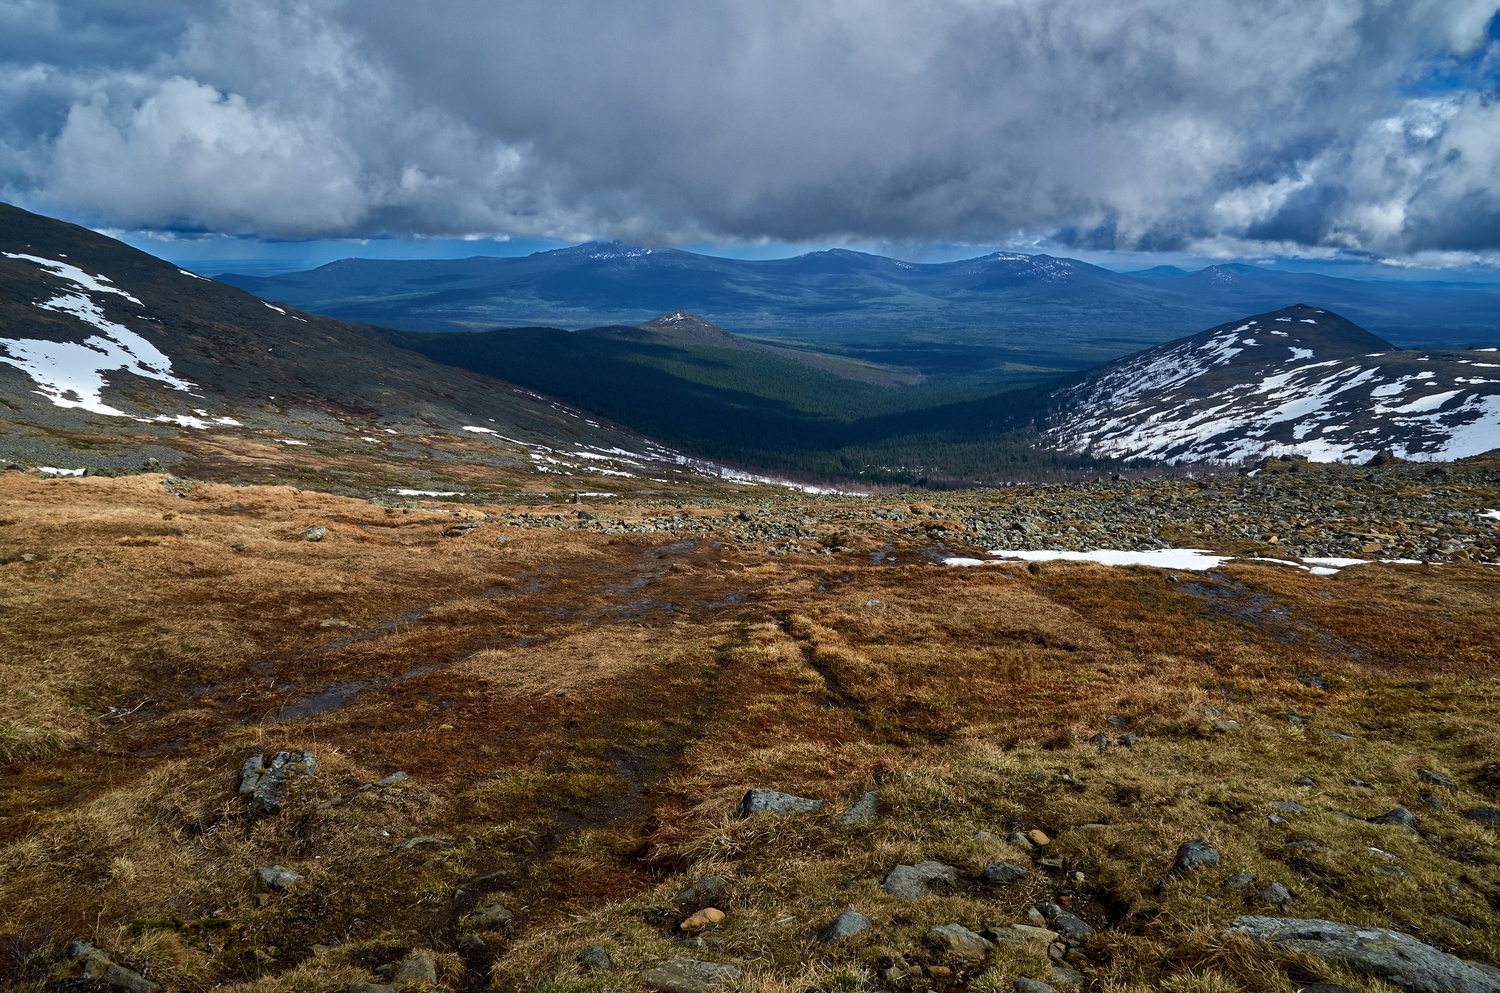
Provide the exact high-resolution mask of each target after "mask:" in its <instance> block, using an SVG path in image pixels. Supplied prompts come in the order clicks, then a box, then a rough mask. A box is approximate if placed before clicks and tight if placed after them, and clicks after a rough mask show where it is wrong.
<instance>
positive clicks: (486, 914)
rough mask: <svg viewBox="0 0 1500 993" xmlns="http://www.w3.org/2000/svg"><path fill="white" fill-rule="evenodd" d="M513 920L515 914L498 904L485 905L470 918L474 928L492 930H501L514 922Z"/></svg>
mask: <svg viewBox="0 0 1500 993" xmlns="http://www.w3.org/2000/svg"><path fill="white" fill-rule="evenodd" d="M515 918H516V915H515V914H513V913H511V912H510V911H509V910H507V909H506V908H505V907H502V906H501V905H500V904H498V903H487V904H485V905H484V906H482V907H480V908H479V909H478V910H476V911H474V915H473V917H471V918H470V920H472V921H473V922H474V926H475V927H477V928H483V929H485V930H493V929H495V928H502V927H505V926H507V925H508V924H510V922H511V921H513V920H515Z"/></svg>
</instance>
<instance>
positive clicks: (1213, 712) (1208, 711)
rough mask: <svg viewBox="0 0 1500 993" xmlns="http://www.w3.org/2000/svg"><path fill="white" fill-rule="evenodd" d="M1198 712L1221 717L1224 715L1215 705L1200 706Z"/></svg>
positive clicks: (1205, 715) (1207, 715)
mask: <svg viewBox="0 0 1500 993" xmlns="http://www.w3.org/2000/svg"><path fill="white" fill-rule="evenodd" d="M1198 713H1200V714H1202V715H1203V716H1204V717H1223V716H1224V714H1223V712H1221V711H1220V710H1219V708H1217V707H1201V708H1199V710H1198Z"/></svg>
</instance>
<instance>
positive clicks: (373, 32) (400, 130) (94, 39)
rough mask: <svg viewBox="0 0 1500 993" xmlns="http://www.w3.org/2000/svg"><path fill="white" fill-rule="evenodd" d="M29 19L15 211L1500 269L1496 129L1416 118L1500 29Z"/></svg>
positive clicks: (1476, 2)
mask: <svg viewBox="0 0 1500 993" xmlns="http://www.w3.org/2000/svg"><path fill="white" fill-rule="evenodd" d="M28 3H29V4H30V6H31V7H35V8H37V10H36V12H35V13H36V15H37V16H35V17H34V18H32V20H31V21H30V22H28V23H31V24H32V25H33V28H32V29H30V30H32V35H29V36H28V39H29V40H27V41H26V42H25V45H29V46H30V48H31V49H32V50H34V53H35V54H33V55H32V56H31V57H29V58H28V57H27V52H26V51H24V50H23V51H19V52H18V51H17V50H16V46H14V45H13V46H11V47H10V49H6V48H5V46H4V43H0V115H3V117H4V119H6V120H8V121H10V122H11V123H10V125H9V126H7V127H5V128H0V184H4V189H5V192H6V193H7V195H8V196H9V197H11V198H19V199H21V200H23V201H24V202H27V203H32V204H37V205H41V206H45V207H50V208H52V209H54V210H57V211H60V212H65V213H69V214H71V215H75V216H79V217H80V219H85V220H88V221H91V222H92V223H96V224H101V225H109V226H114V227H146V228H152V227H156V228H166V229H180V230H182V229H185V230H193V229H203V230H212V231H229V232H237V233H254V234H264V235H270V236H275V237H288V238H302V237H319V236H342V237H366V236H374V235H381V234H395V235H412V234H416V235H426V234H431V235H462V236H468V235H474V234H476V233H477V234H502V235H518V236H563V237H566V236H569V235H573V234H575V233H584V232H588V233H597V234H603V235H614V236H620V237H625V238H636V239H642V240H648V241H658V242H659V241H674V240H678V241H680V240H693V239H740V240H745V241H752V242H753V241H758V240H766V239H773V240H785V241H802V240H829V239H839V238H848V239H851V240H860V241H880V240H887V241H912V240H918V241H920V240H943V241H970V242H994V241H1009V240H1015V239H1028V238H1038V237H1046V236H1049V235H1050V236H1052V237H1055V238H1058V239H1060V240H1061V241H1062V242H1063V243H1065V244H1066V243H1072V244H1077V245H1084V246H1096V247H1119V248H1144V249H1150V248H1153V247H1175V248H1183V247H1187V246H1190V245H1205V244H1230V243H1234V244H1248V245H1251V246H1256V245H1260V246H1271V245H1278V244H1292V245H1297V246H1302V248H1303V249H1304V250H1310V251H1316V250H1323V249H1327V250H1341V249H1346V248H1353V249H1358V250H1360V251H1372V252H1378V253H1383V254H1386V255H1388V256H1391V257H1397V256H1403V255H1406V254H1409V253H1411V252H1413V251H1434V252H1442V251H1452V250H1485V249H1490V248H1496V247H1500V245H1497V244H1496V243H1497V242H1500V225H1497V224H1496V223H1495V218H1496V217H1497V216H1500V214H1497V207H1496V195H1497V180H1500V176H1497V168H1500V167H1497V163H1500V137H1497V136H1500V121H1497V120H1496V115H1497V113H1500V110H1497V109H1496V106H1495V105H1494V104H1493V103H1492V102H1489V101H1488V100H1487V99H1486V98H1482V97H1481V96H1480V95H1479V94H1477V93H1472V92H1455V93H1452V94H1448V95H1440V96H1431V95H1428V96H1421V95H1418V96H1411V95H1407V91H1408V90H1411V89H1412V86H1411V84H1412V81H1413V79H1414V77H1415V76H1417V75H1420V73H1421V72H1422V71H1423V69H1424V67H1429V66H1431V65H1433V64H1435V63H1441V62H1444V60H1447V61H1448V62H1450V63H1453V64H1456V62H1454V60H1458V59H1462V58H1469V59H1478V60H1481V61H1482V60H1484V59H1490V60H1492V61H1493V59H1494V57H1495V56H1494V52H1493V51H1492V50H1491V51H1490V52H1489V53H1488V54H1486V53H1485V48H1484V46H1485V44H1486V41H1485V39H1486V25H1487V23H1488V21H1489V19H1490V17H1491V16H1492V15H1493V14H1494V12H1495V5H1494V0H1409V2H1405V3H1401V4H1389V3H1384V2H1380V0H1325V2H1321V3H1316V4H1308V3H1305V2H1293V0H1276V2H1268V3H1263V4H1244V3H1243V2H1238V0H1141V2H1138V3H1133V4H1129V5H1123V4H1100V3H1097V2H1095V0H934V2H933V3H930V4H924V5H920V6H918V5H911V4H909V3H906V2H903V0H827V2H810V0H809V2H787V3H778V4H740V5H706V4H701V3H697V2H691V0H642V2H639V3H632V4H597V3H590V2H575V0H555V2H550V3H547V4H521V5H514V4H494V3H490V2H480V0H450V2H448V3H445V4H443V5H440V6H435V5H428V4H422V5H414V4H410V3H406V2H404V0H361V2H359V3H341V2H336V0H303V2H297V0H279V2H267V3H263V4H243V3H230V2H227V0H225V2H221V3H217V4H214V5H211V6H201V5H200V6H196V7H193V6H187V7H184V6H183V5H181V4H172V3H164V4H162V5H161V11H162V13H161V14H160V16H159V18H158V20H156V21H150V20H149V18H147V16H146V14H144V13H143V14H141V15H139V17H138V21H139V22H140V23H134V22H133V23H134V26H133V27H132V28H131V33H130V35H129V37H130V38H131V39H133V41H132V44H131V45H130V46H129V47H128V50H127V47H126V46H125V45H123V43H122V45H121V49H120V51H119V52H117V53H115V54H113V55H111V54H110V52H109V50H108V45H107V38H108V33H107V32H101V31H99V30H92V31H88V30H85V28H87V27H89V26H90V23H91V22H88V21H87V18H85V19H84V23H80V22H79V15H78V14H77V13H76V11H74V12H73V13H72V15H71V16H72V20H71V21H67V20H63V19H60V18H61V15H57V16H55V17H53V21H55V22H56V23H55V25H54V28H51V29H49V28H46V25H47V24H48V23H51V22H49V20H48V17H47V16H43V15H44V14H45V13H46V11H48V10H51V11H53V13H54V14H55V13H56V10H63V9H66V5H63V6H61V7H60V6H58V5H57V4H47V3H43V2H42V0H28ZM35 25H41V27H35ZM48 31H51V34H48ZM74 37H78V38H85V37H86V38H87V39H88V45H87V46H84V47H86V49H87V50H86V51H84V50H83V49H82V48H80V49H79V52H78V53H77V54H76V57H72V56H69V55H68V53H69V52H70V51H71V50H70V49H69V47H68V39H70V38H74ZM142 38H154V39H155V41H154V42H153V43H152V44H154V45H155V46H156V48H155V52H154V54H153V55H152V56H151V57H150V58H147V57H146V56H145V55H144V54H143V51H142V49H143V46H144V47H145V48H147V49H149V48H150V46H149V45H145V44H144V43H142V42H141V41H140V39H142ZM80 45H81V43H80ZM22 47H23V48H24V47H25V46H22ZM1493 47H1494V46H1492V49H1493ZM59 53H61V54H59ZM1476 53H1477V54H1476Z"/></svg>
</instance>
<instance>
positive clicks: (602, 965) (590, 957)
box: [573, 945, 614, 972]
mask: <svg viewBox="0 0 1500 993" xmlns="http://www.w3.org/2000/svg"><path fill="white" fill-rule="evenodd" d="M573 958H574V960H575V961H576V962H577V963H578V964H579V965H581V966H584V967H586V968H589V969H597V970H598V971H600V972H607V971H608V970H609V969H610V967H611V966H613V965H614V963H613V962H611V961H610V959H609V949H608V948H605V947H604V946H603V945H590V946H589V947H588V948H585V949H584V950H583V951H581V952H579V953H578V954H577V955H575V956H574V957H573Z"/></svg>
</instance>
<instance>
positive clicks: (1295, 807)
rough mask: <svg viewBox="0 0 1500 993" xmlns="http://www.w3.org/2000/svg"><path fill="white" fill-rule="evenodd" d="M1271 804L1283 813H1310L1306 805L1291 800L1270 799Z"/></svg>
mask: <svg viewBox="0 0 1500 993" xmlns="http://www.w3.org/2000/svg"><path fill="white" fill-rule="evenodd" d="M1271 806H1273V807H1275V808H1276V809H1277V810H1278V811H1280V812H1281V813H1283V814H1306V813H1310V811H1309V810H1308V809H1307V808H1306V807H1304V806H1302V804H1300V803H1295V802H1293V801H1291V800H1272V801H1271Z"/></svg>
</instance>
